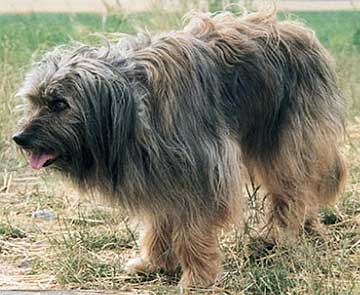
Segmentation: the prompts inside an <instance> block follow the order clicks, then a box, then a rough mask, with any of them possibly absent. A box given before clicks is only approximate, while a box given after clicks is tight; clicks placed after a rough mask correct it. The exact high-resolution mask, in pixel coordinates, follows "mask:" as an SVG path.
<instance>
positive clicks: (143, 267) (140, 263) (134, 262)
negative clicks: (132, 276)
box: [125, 257, 155, 273]
mask: <svg viewBox="0 0 360 295" xmlns="http://www.w3.org/2000/svg"><path fill="white" fill-rule="evenodd" d="M154 270H155V268H154V267H153V266H152V265H151V263H150V262H149V261H147V260H146V259H144V258H142V257H135V258H131V259H129V260H128V262H127V263H126V264H125V271H126V272H127V273H149V272H153V271H154Z"/></svg>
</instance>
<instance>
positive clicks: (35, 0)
mask: <svg viewBox="0 0 360 295" xmlns="http://www.w3.org/2000/svg"><path fill="white" fill-rule="evenodd" d="M174 2H176V1H174V0H157V1H154V0H51V1H50V0H1V5H0V13H27V12H97V13H105V12H106V10H107V9H106V6H108V7H115V8H117V7H121V9H123V10H126V11H143V10H147V9H149V8H151V7H152V6H153V5H154V3H158V4H159V3H161V5H163V6H164V7H174ZM119 4H120V6H119ZM278 7H279V9H281V10H285V11H296V10H307V11H310V10H317V11H319V10H353V9H360V0H352V1H350V0H343V1H336V0H328V1H320V0H319V1H317V0H315V1H314V0H298V1H296V0H283V1H279V3H278Z"/></svg>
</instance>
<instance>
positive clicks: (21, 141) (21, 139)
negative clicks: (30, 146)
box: [12, 132, 26, 146]
mask: <svg viewBox="0 0 360 295" xmlns="http://www.w3.org/2000/svg"><path fill="white" fill-rule="evenodd" d="M12 139H13V141H15V142H16V144H18V145H20V146H24V145H26V137H25V136H24V134H23V133H21V132H18V133H15V134H14V135H13V137H12Z"/></svg>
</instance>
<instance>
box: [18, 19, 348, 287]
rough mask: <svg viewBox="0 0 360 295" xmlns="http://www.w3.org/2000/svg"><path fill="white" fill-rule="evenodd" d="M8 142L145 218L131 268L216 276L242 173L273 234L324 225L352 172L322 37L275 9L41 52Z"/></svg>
mask: <svg viewBox="0 0 360 295" xmlns="http://www.w3.org/2000/svg"><path fill="white" fill-rule="evenodd" d="M19 95H20V96H22V97H24V98H26V99H27V101H28V111H27V115H26V116H25V119H24V122H23V123H22V127H21V129H20V131H19V132H18V133H16V134H15V135H14V137H13V139H14V140H15V142H16V143H17V144H18V145H20V146H21V148H23V149H24V150H25V151H27V153H28V155H29V163H30V165H31V166H32V168H35V169H40V168H42V167H45V166H50V165H51V166H53V167H55V168H56V169H58V170H60V171H61V172H62V173H64V174H66V175H67V176H69V177H70V178H71V179H73V180H75V181H76V182H77V183H78V184H79V186H80V187H81V188H82V189H85V190H89V191H92V192H93V191H96V192H100V193H102V194H103V195H105V196H110V197H111V198H112V199H113V200H117V202H119V203H120V204H121V206H122V207H123V208H126V209H127V210H128V211H129V212H130V213H131V214H133V215H135V216H138V217H140V218H141V220H142V222H143V224H144V230H143V232H142V235H141V256H140V257H139V258H138V259H135V260H133V261H131V263H130V264H129V269H130V270H132V271H154V270H155V269H157V268H162V269H164V270H166V271H173V270H174V269H175V268H176V267H177V266H178V265H180V267H181V269H182V278H181V281H180V286H183V287H189V286H198V287H199V286H208V285H210V284H212V283H213V282H214V281H215V279H216V276H217V274H218V272H219V267H220V258H219V248H218V241H217V234H218V232H219V230H220V229H222V228H224V227H226V226H227V225H228V224H230V223H232V222H234V220H235V219H236V218H237V217H239V216H241V208H243V207H244V205H243V203H244V201H243V196H242V179H243V178H242V177H241V175H243V174H244V173H243V172H244V170H245V171H248V173H249V174H250V175H251V177H253V178H254V179H255V180H256V181H257V182H258V183H259V184H261V185H262V187H264V188H265V189H266V190H267V192H268V196H269V201H270V203H271V210H270V213H269V228H271V232H272V234H273V237H274V239H275V240H276V239H277V238H278V237H279V236H280V234H279V233H281V232H283V233H289V234H291V235H296V234H298V233H299V231H300V230H301V229H302V228H304V226H305V225H309V224H315V223H316V220H317V210H318V208H319V207H320V206H322V205H324V204H327V203H329V202H331V201H334V200H335V199H336V197H337V195H338V194H339V192H340V191H341V189H342V187H343V183H344V179H345V174H346V173H345V172H346V169H345V165H344V162H343V159H342V157H341V155H340V154H339V151H338V140H339V139H341V138H342V136H343V134H344V109H345V107H344V99H343V97H342V96H341V94H340V92H339V89H338V87H337V85H336V77H335V73H334V69H333V66H332V63H331V61H330V59H329V56H328V53H327V51H326V50H325V49H324V48H323V47H322V46H321V44H320V43H319V41H318V40H317V39H316V37H315V36H314V34H313V32H311V31H310V30H308V29H306V28H304V27H303V26H302V25H300V24H298V23H294V22H290V21H281V22H280V21H277V20H276V17H275V16H274V15H270V14H264V13H256V14H250V15H248V16H244V17H242V18H237V17H234V16H233V15H231V14H228V13H221V14H218V15H216V16H209V15H205V14H193V15H191V16H190V17H189V20H188V25H187V26H186V27H185V28H184V29H183V30H180V31H174V32H170V33H167V34H162V35H158V36H155V37H152V38H151V37H149V36H146V35H138V36H137V37H127V38H125V39H123V40H121V41H120V42H119V43H117V44H109V45H108V46H102V47H90V46H85V45H81V46H75V47H72V48H68V49H55V50H54V51H52V52H50V53H48V54H46V55H45V57H44V58H43V60H42V61H41V62H39V63H38V64H37V65H36V66H35V67H34V69H33V70H32V71H31V72H30V73H29V74H28V75H27V76H26V79H25V81H24V83H23V86H22V87H21V89H20V91H19Z"/></svg>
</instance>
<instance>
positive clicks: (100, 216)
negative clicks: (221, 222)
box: [0, 9, 360, 294]
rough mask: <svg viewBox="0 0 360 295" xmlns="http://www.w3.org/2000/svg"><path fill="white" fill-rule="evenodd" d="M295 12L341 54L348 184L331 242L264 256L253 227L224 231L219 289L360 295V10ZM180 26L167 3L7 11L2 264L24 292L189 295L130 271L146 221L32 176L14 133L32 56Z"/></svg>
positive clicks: (3, 26) (330, 219)
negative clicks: (99, 10)
mask: <svg viewBox="0 0 360 295" xmlns="http://www.w3.org/2000/svg"><path fill="white" fill-rule="evenodd" d="M282 17H283V16H282ZM286 17H289V16H286ZM290 17H291V18H295V19H300V20H302V21H304V22H305V23H306V24H307V25H308V26H310V27H312V28H313V29H314V30H315V32H316V35H317V36H318V37H319V38H320V40H321V42H322V43H323V44H324V45H325V46H326V47H327V48H328V49H329V50H330V52H331V53H332V55H333V56H334V58H335V60H336V64H337V72H338V76H339V84H340V86H341V88H342V90H343V92H344V94H345V96H346V97H347V99H348V105H349V107H348V109H349V115H348V117H349V127H350V128H349V139H348V140H347V143H346V145H345V147H344V153H345V154H346V156H347V158H348V162H349V166H350V175H349V181H348V185H347V188H346V191H345V193H344V195H343V197H342V200H341V202H340V203H339V206H338V208H337V209H336V210H334V209H326V210H323V211H322V212H321V218H322V220H323V222H324V223H325V224H327V229H328V236H327V238H326V239H320V238H318V237H313V236H304V237H301V239H300V241H301V243H299V244H298V245H296V246H294V247H289V248H284V247H278V248H275V249H274V250H273V251H266V250H264V249H263V250H259V249H257V248H256V247H255V248H254V249H257V250H255V253H256V255H255V256H254V255H252V254H251V253H249V249H252V247H253V246H256V243H255V245H252V242H249V245H248V246H245V245H244V243H243V241H244V240H247V239H249V236H250V232H251V230H250V231H249V233H247V234H245V236H242V237H241V239H240V240H239V237H238V235H237V234H235V232H230V233H229V234H227V235H224V236H222V237H221V239H220V244H221V248H222V250H223V253H224V271H223V276H222V277H221V278H220V280H219V282H218V283H217V285H216V286H215V287H214V289H213V292H215V293H219V294H225V292H227V293H226V294H241V293H244V294H359V293H360V268H359V265H360V253H359V252H360V245H359V240H360V233H359V224H360V219H359V218H360V217H359V216H360V197H359V193H360V182H359V179H360V156H359V155H360V128H359V127H358V126H359V123H360V122H359V121H356V116H357V115H358V114H359V110H360V40H359V39H360V12H356V11H353V12H306V13H305V12H304V13H296V14H295V15H291V16H290ZM180 24H181V20H180V14H171V15H169V13H167V12H164V11H161V10H159V9H158V10H156V11H153V12H149V13H141V14H134V15H110V16H108V17H107V18H103V17H102V16H99V15H91V14H75V15H65V14H29V15H0V134H1V136H0V268H1V267H2V265H7V266H11V267H12V268H11V271H9V273H10V274H11V275H12V276H13V277H16V278H17V279H19V280H20V282H24V283H23V285H22V287H20V289H24V288H25V289H26V288H30V287H31V288H32V287H34V286H35V287H37V288H38V287H39V282H48V281H49V278H52V279H53V280H52V281H51V282H52V283H51V284H48V285H47V286H48V288H68V289H70V288H75V289H116V290H123V291H129V290H137V291H139V292H141V291H144V290H146V291H151V292H153V293H155V294H176V293H179V290H178V289H177V288H176V282H177V280H178V274H177V275H175V276H173V277H168V276H166V275H164V274H161V273H156V274H154V275H151V276H147V277H142V276H128V275H127V274H126V273H125V272H124V269H123V265H124V262H125V261H126V260H127V259H128V258H129V257H130V256H131V255H132V253H133V251H134V250H135V249H137V247H138V246H137V243H136V237H137V236H136V227H135V228H134V226H132V225H129V224H128V220H127V218H126V217H125V216H124V214H123V213H122V212H121V210H120V209H118V208H110V207H109V206H106V205H102V203H98V202H94V201H92V200H86V199H84V198H83V197H80V196H79V195H78V193H77V192H76V190H73V189H72V188H71V187H70V186H69V184H67V183H66V184H63V183H62V182H61V181H60V180H59V179H57V176H56V175H52V174H48V175H43V174H34V173H33V172H30V171H29V170H28V169H26V168H25V162H24V160H22V158H21V157H19V156H18V154H17V152H16V151H15V148H14V145H13V144H12V143H11V140H10V136H11V134H12V131H13V130H14V128H15V125H16V122H17V119H18V118H19V117H20V115H21V109H18V108H17V107H16V105H18V104H20V103H21V101H19V100H18V99H15V98H13V94H14V92H15V90H16V88H17V87H18V86H19V83H20V82H21V80H22V78H23V75H24V73H25V71H26V70H27V69H28V68H29V67H30V66H31V63H32V61H34V60H37V59H38V58H39V57H40V56H41V54H42V53H43V52H44V51H46V50H47V49H49V48H51V47H54V46H58V45H62V44H68V43H70V42H72V41H82V42H91V43H98V42H101V38H99V37H96V36H95V35H94V34H97V33H100V34H105V35H106V34H109V33H116V32H124V33H135V32H136V31H137V30H138V29H139V28H141V27H142V28H147V29H148V30H150V31H151V32H155V31H161V30H167V29H173V28H176V27H179V26H180ZM356 122H357V123H356ZM2 183H3V184H2ZM39 209H47V210H52V211H53V212H54V213H55V214H56V216H57V220H52V221H46V220H41V219H34V218H32V217H31V215H32V214H31V213H32V212H34V211H36V210H39ZM250 229H251V228H250ZM250 252H251V251H250ZM24 274H25V275H27V276H30V277H33V280H32V281H31V280H29V278H28V277H27V279H25V278H24V279H23V281H22V278H23V276H24ZM9 282H11V280H9ZM9 284H10V283H9ZM42 284H44V283H42ZM2 287H3V286H2V285H1V284H0V288H2ZM35 287H34V288H35ZM201 292H202V293H205V294H206V293H208V292H209V291H208V290H203V291H201ZM195 293H200V290H197V291H196V292H195Z"/></svg>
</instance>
